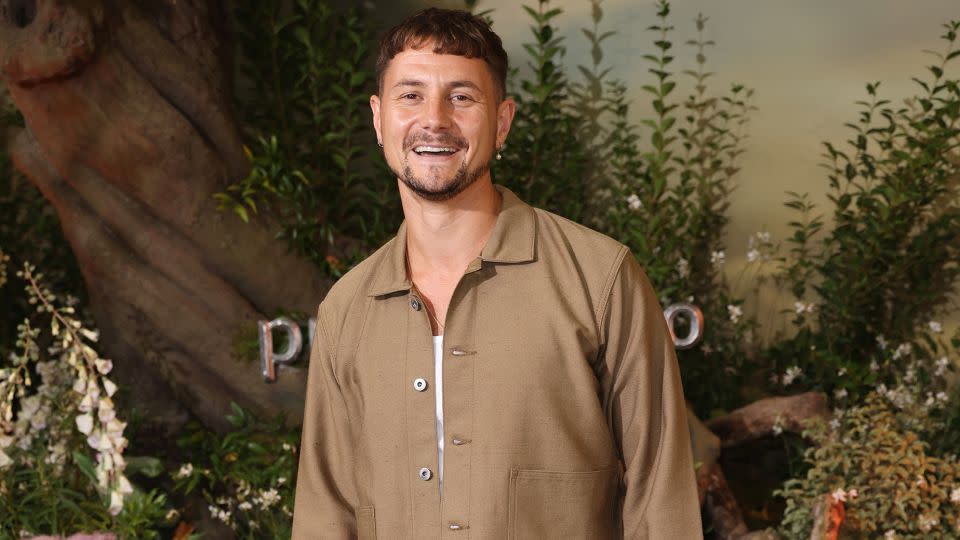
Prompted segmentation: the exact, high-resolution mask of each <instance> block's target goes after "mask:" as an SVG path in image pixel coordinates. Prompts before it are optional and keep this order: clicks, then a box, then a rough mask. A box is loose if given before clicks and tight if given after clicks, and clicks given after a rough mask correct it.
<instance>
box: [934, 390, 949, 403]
mask: <svg viewBox="0 0 960 540" xmlns="http://www.w3.org/2000/svg"><path fill="white" fill-rule="evenodd" d="M948 399H949V398H948V397H947V393H946V392H943V391H940V392H937V401H939V402H940V403H946V402H947V400H948Z"/></svg>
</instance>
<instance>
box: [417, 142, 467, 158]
mask: <svg viewBox="0 0 960 540" xmlns="http://www.w3.org/2000/svg"><path fill="white" fill-rule="evenodd" d="M457 150H459V149H458V148H453V147H452V146H426V145H421V146H416V147H414V148H413V151H414V152H415V153H416V154H417V155H418V156H452V155H453V154H455V153H456V152H457Z"/></svg>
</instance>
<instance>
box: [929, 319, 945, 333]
mask: <svg viewBox="0 0 960 540" xmlns="http://www.w3.org/2000/svg"><path fill="white" fill-rule="evenodd" d="M927 328H929V329H930V331H931V332H933V333H934V334H942V333H943V325H942V324H940V323H939V322H937V321H930V322H928V323H927Z"/></svg>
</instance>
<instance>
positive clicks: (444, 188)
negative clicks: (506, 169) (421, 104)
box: [391, 133, 490, 202]
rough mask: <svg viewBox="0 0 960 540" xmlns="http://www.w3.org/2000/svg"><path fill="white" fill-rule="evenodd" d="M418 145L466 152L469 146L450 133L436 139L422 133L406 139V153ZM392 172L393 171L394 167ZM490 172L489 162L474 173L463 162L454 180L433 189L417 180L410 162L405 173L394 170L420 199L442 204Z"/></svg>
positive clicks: (422, 180)
mask: <svg viewBox="0 0 960 540" xmlns="http://www.w3.org/2000/svg"><path fill="white" fill-rule="evenodd" d="M418 144H435V145H441V146H452V147H454V148H459V149H461V150H466V148H467V146H468V144H467V141H466V139H464V138H462V137H459V136H456V135H452V134H449V133H441V134H439V135H437V136H435V137H429V136H425V135H424V134H422V133H421V134H416V135H411V136H408V137H407V138H405V139H404V141H403V150H404V153H405V154H407V153H409V152H411V151H413V148H414V147H416V146H417V145H418ZM391 170H393V169H392V167H391ZM489 170H490V163H489V162H484V163H483V164H482V165H480V166H479V167H477V168H476V169H474V170H472V171H471V170H468V169H467V164H466V162H463V163H461V164H460V168H459V169H457V172H456V174H455V175H454V176H453V178H451V179H450V181H449V182H447V183H446V184H445V185H441V186H439V187H437V188H431V187H429V186H428V185H427V183H426V182H425V181H424V179H423V178H417V176H416V175H415V174H414V173H413V169H412V168H411V167H410V164H409V162H408V160H406V159H405V160H404V163H403V171H397V170H393V174H395V175H396V176H397V178H399V179H400V181H401V182H403V183H404V184H406V185H407V187H408V188H410V191H413V192H414V193H416V194H417V195H418V196H419V197H420V198H422V199H424V200H427V201H432V202H441V201H447V200H450V199H452V198H454V197H456V196H457V195H459V194H460V193H462V192H463V190H465V189H467V188H468V187H470V185H472V184H473V183H474V182H476V181H477V180H479V179H480V177H481V176H483V175H484V174H486V173H487V171H489Z"/></svg>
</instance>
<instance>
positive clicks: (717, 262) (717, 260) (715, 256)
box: [710, 249, 727, 266]
mask: <svg viewBox="0 0 960 540" xmlns="http://www.w3.org/2000/svg"><path fill="white" fill-rule="evenodd" d="M725 262H727V254H726V253H724V252H723V250H722V249H721V250H719V251H714V252H713V253H711V254H710V264H712V265H714V266H723V263H725Z"/></svg>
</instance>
